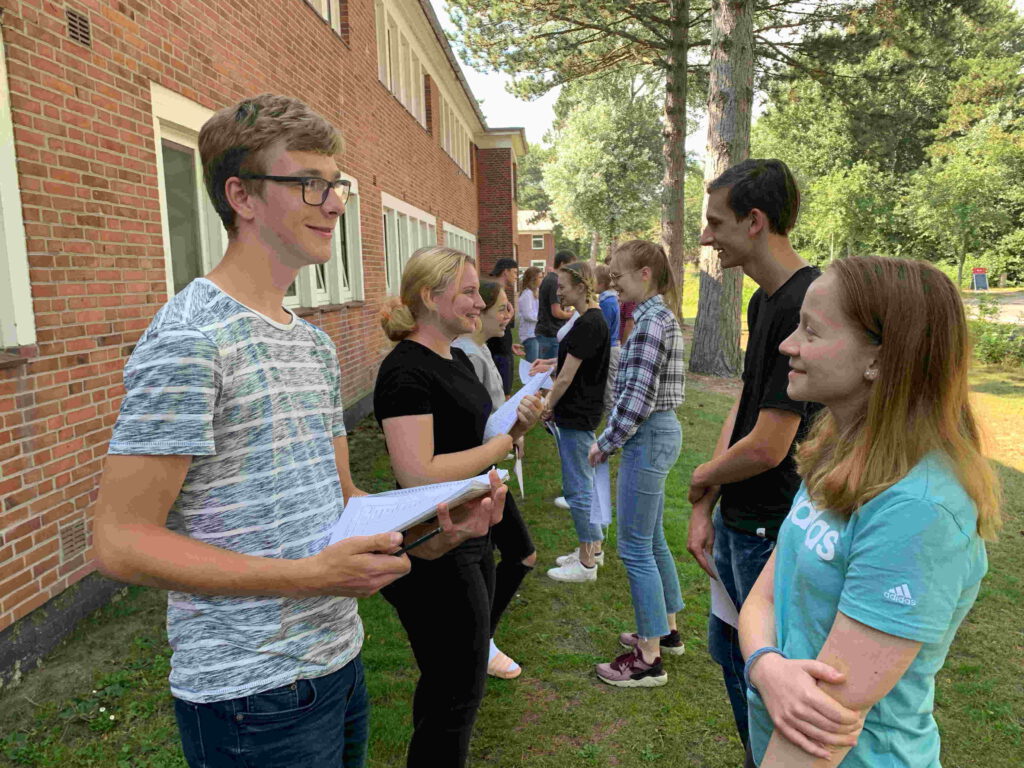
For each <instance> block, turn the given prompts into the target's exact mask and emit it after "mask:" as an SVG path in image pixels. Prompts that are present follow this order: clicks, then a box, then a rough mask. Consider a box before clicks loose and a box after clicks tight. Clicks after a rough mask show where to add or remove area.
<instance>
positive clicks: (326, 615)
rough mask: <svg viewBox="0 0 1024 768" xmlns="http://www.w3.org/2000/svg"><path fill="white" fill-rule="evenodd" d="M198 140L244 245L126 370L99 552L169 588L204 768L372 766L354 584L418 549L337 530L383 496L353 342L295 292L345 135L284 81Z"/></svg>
mask: <svg viewBox="0 0 1024 768" xmlns="http://www.w3.org/2000/svg"><path fill="white" fill-rule="evenodd" d="M199 147H200V153H201V155H202V160H203V168H204V176H205V179H206V183H207V185H208V191H209V193H210V196H211V198H212V200H213V204H214V207H215V208H216V209H217V212H218V214H219V215H220V216H221V219H222V221H223V223H224V226H225V228H226V229H227V231H228V235H229V243H228V247H227V250H226V251H225V253H224V257H223V259H222V260H221V262H220V264H219V265H218V266H217V267H216V268H215V269H214V270H213V271H211V272H210V274H209V275H207V276H206V277H205V278H199V279H196V280H194V281H192V282H191V283H189V284H188V285H187V286H186V287H184V288H183V289H182V290H180V291H179V292H178V294H177V295H175V296H174V297H173V298H172V299H171V300H170V301H169V302H168V303H167V305H165V306H164V307H163V308H162V309H161V310H160V311H159V312H158V313H157V315H156V317H155V318H154V319H153V322H152V323H151V324H150V326H149V328H148V329H147V330H146V332H145V333H144V334H143V335H142V337H141V338H140V340H139V342H138V345H137V346H136V348H135V351H134V352H133V354H132V356H131V358H130V360H129V361H128V364H127V365H126V367H125V391H126V393H125V397H124V401H123V402H122V405H121V412H120V415H119V417H118V420H117V423H116V425H115V427H114V434H113V437H112V439H111V441H110V447H109V456H108V457H107V462H106V465H105V468H104V472H103V478H102V481H101V484H100V491H99V498H98V501H97V504H96V511H95V525H94V540H95V546H96V555H97V560H98V562H99V565H100V568H101V570H102V571H103V572H104V573H106V574H107V575H108V576H111V577H113V578H116V579H118V580H121V581H127V582H133V583H137V584H145V585H149V586H155V587H159V588H161V589H167V590H169V592H168V608H167V632H168V638H169V640H170V643H171V646H172V648H173V650H174V654H173V656H172V660H171V675H170V683H171V692H172V694H173V695H174V697H175V714H176V716H177V719H178V725H179V731H180V734H181V740H182V746H183V749H184V753H185V758H186V760H187V761H188V763H189V765H190V766H193V767H194V766H200V765H201V766H218V767H219V766H228V765H230V766H235V765H239V764H241V763H240V761H242V760H244V761H245V764H246V765H269V764H271V763H273V764H275V765H277V764H280V756H281V755H287V762H288V763H289V764H295V765H303V766H304V768H321V766H323V767H326V766H337V765H345V766H350V767H351V766H361V765H363V763H364V760H365V753H366V741H367V733H368V725H367V718H368V705H367V697H366V686H365V682H364V679H363V672H362V667H361V663H360V660H359V652H360V648H361V646H362V638H363V631H362V625H361V622H360V620H359V615H358V612H357V610H356V603H355V600H353V599H352V598H354V597H362V596H367V595H371V594H373V593H375V592H377V591H378V590H379V589H381V588H382V587H384V586H385V585H387V584H390V583H391V582H393V581H394V580H395V579H397V578H398V577H400V576H402V575H404V574H405V573H407V572H408V571H409V567H410V563H409V559H408V557H406V556H404V555H402V556H398V557H394V556H392V553H395V552H396V551H397V550H398V548H399V546H400V545H401V543H402V540H403V537H402V534H400V533H384V534H379V535H377V536H368V537H355V538H351V539H346V540H343V541H341V542H339V543H337V544H334V545H332V546H327V541H328V537H329V531H330V528H331V527H332V526H333V525H334V524H335V523H336V522H337V520H338V518H339V516H340V515H341V513H342V509H343V507H344V504H345V500H346V499H347V498H349V497H351V496H354V495H362V494H363V491H361V490H359V489H358V488H357V487H356V486H355V484H354V483H353V481H352V477H351V474H350V472H349V466H348V444H347V441H346V437H345V425H344V421H343V411H342V404H341V388H340V370H339V366H338V358H337V353H336V351H335V349H334V345H333V343H332V342H331V340H330V337H329V336H327V334H325V333H324V332H323V331H321V330H320V329H318V328H316V327H314V326H312V325H310V324H309V323H307V322H305V321H303V320H301V319H299V318H298V317H296V316H295V315H294V314H293V313H291V312H290V311H289V310H287V309H284V308H283V307H282V303H283V300H284V295H285V292H286V290H287V288H288V286H289V285H290V284H291V283H292V282H293V281H294V279H295V277H296V275H297V273H298V271H299V270H300V269H301V268H303V267H305V266H309V265H317V264H324V263H326V262H327V261H328V259H329V258H330V256H331V252H332V249H331V240H332V237H333V235H334V230H335V227H336V225H337V223H338V219H339V218H340V216H341V214H342V212H343V211H344V210H345V204H346V201H347V198H348V186H349V182H348V181H347V180H346V179H343V178H342V177H341V174H340V173H339V171H338V166H337V163H336V161H335V159H334V156H335V155H337V154H338V152H339V151H340V148H341V139H340V136H339V135H338V134H337V132H336V131H335V129H334V128H333V127H332V126H331V125H330V124H329V123H328V122H327V121H326V120H324V119H323V118H322V117H320V116H319V115H317V114H316V113H314V112H312V111H311V110H310V109H309V108H308V107H307V106H306V105H305V104H303V103H302V102H300V101H297V100H295V99H291V98H288V97H284V96H275V95H272V94H264V95H263V96H258V97H255V98H252V99H247V100H246V101H243V102H241V103H240V104H237V105H235V106H233V107H230V108H228V109H224V110H221V111H220V112H218V113H216V114H215V115H214V116H213V117H212V118H211V119H210V120H209V121H208V122H207V123H206V125H204V126H203V129H202V131H201V132H200V135H199ZM297 148H301V150H300V149H297ZM495 495H496V496H499V497H500V496H501V494H500V493H498V492H497V491H496V492H495ZM497 500H498V501H500V502H501V503H503V501H504V499H503V497H502V498H500V499H497ZM495 502H496V499H494V498H490V497H488V498H486V499H485V500H484V501H481V502H480V504H478V505H477V508H472V509H470V511H469V513H468V514H467V515H466V517H465V519H463V520H462V522H460V523H459V524H458V525H453V524H452V523H451V522H450V520H446V522H445V528H446V532H445V533H444V534H443V535H442V536H438V537H436V539H442V541H440V542H438V543H437V544H436V545H434V556H437V554H439V553H440V552H442V551H444V549H445V548H450V547H451V546H453V545H454V544H456V543H458V542H459V541H461V540H462V539H463V538H465V537H467V536H470V535H480V533H479V530H480V528H481V523H483V530H486V524H487V523H488V522H489V520H490V507H491V506H492V505H493V504H494V503H495ZM467 506H468V505H467ZM446 517H447V516H446ZM314 704H315V706H314Z"/></svg>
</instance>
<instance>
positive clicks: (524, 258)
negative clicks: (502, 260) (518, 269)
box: [517, 232, 555, 272]
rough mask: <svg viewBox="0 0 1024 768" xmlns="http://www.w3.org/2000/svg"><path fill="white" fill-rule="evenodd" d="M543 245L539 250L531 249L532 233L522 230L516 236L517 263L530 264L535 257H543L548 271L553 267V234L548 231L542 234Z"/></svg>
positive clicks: (526, 265) (525, 265) (524, 265)
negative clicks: (517, 248) (517, 243)
mask: <svg viewBox="0 0 1024 768" xmlns="http://www.w3.org/2000/svg"><path fill="white" fill-rule="evenodd" d="M542 237H543V238H544V247H543V248H541V249H540V250H536V251H535V250H534V249H533V233H532V232H522V233H520V234H519V237H518V238H517V240H518V242H519V265H520V266H522V267H528V266H530V262H531V261H534V260H535V259H544V260H545V261H546V262H547V264H548V265H547V270H548V271H549V272H550V271H551V270H553V269H554V268H555V236H554V235H553V234H551V233H550V232H549V233H547V234H545V235H542Z"/></svg>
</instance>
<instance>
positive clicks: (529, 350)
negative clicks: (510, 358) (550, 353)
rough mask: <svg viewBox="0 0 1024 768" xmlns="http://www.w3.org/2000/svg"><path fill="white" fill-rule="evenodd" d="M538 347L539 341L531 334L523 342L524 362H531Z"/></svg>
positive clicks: (535, 357)
mask: <svg viewBox="0 0 1024 768" xmlns="http://www.w3.org/2000/svg"><path fill="white" fill-rule="evenodd" d="M539 348H540V342H538V341H537V337H536V336H531V337H530V338H528V339H526V341H524V342H523V349H524V350H526V362H528V363H532V362H533V361H534V360H536V359H537V357H538V355H537V350H538V349H539Z"/></svg>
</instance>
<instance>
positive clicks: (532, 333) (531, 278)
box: [518, 267, 542, 363]
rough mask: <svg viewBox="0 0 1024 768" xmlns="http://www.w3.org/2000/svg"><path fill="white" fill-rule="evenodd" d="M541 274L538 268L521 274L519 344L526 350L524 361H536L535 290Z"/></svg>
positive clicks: (536, 305)
mask: <svg viewBox="0 0 1024 768" xmlns="http://www.w3.org/2000/svg"><path fill="white" fill-rule="evenodd" d="M541 276H542V272H541V270H540V268H539V267H530V268H529V269H527V270H526V271H525V272H524V273H523V290H522V292H521V293H520V294H519V302H518V305H519V343H520V344H522V345H523V347H524V348H525V350H526V360H527V361H528V362H531V363H532V362H533V361H534V360H536V359H537V349H538V342H537V311H538V310H539V309H540V303H539V301H538V298H537V290H538V289H539V288H540V279H541Z"/></svg>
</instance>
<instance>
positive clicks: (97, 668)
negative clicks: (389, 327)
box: [0, 371, 1024, 768]
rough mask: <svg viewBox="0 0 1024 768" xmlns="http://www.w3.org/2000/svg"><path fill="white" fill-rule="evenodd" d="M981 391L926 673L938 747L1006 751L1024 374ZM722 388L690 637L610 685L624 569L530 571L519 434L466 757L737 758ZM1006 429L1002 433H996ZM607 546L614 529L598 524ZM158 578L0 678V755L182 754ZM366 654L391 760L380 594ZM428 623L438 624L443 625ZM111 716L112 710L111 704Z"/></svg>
mask: <svg viewBox="0 0 1024 768" xmlns="http://www.w3.org/2000/svg"><path fill="white" fill-rule="evenodd" d="M976 390H977V392H978V394H977V397H978V407H979V410H980V411H981V413H982V415H983V419H984V420H985V421H986V423H987V424H989V425H990V427H991V431H992V432H993V433H994V434H996V435H997V436H998V437H999V438H1000V439H999V440H996V441H994V448H993V455H994V456H995V457H996V458H997V460H998V461H999V462H1000V472H1001V474H1002V477H1003V479H1004V482H1005V483H1006V507H1007V513H1008V521H1007V527H1006V529H1005V531H1004V534H1003V537H1002V539H1001V541H1000V542H999V543H998V544H995V545H993V546H991V547H990V548H989V554H990V560H991V565H990V573H989V576H988V578H987V579H986V581H985V582H984V585H983V588H982V592H981V596H980V598H979V600H978V604H977V606H976V607H975V609H974V610H973V612H972V613H971V614H970V615H969V616H968V619H967V621H966V622H965V623H964V626H963V627H962V629H961V630H960V634H959V636H958V637H957V640H956V643H955V644H954V646H953V649H952V651H951V653H950V657H949V660H948V661H947V664H946V668H945V670H944V671H943V672H942V674H941V676H940V680H939V685H938V695H937V702H936V704H937V717H938V719H939V723H940V728H941V729H942V735H943V765H944V766H946V768H958V767H960V766H963V767H966V766H986V767H994V768H999V767H1005V768H1011V767H1014V766H1020V765H1021V763H1022V761H1021V757H1020V756H1021V754H1022V750H1024V743H1022V742H1024V738H1022V731H1024V722H1022V717H1024V686H1022V684H1021V680H1022V678H1024V636H1022V625H1024V622H1022V620H1021V616H1022V612H1021V608H1020V606H1021V605H1022V604H1024V516H1022V507H1024V501H1022V500H1024V474H1022V473H1024V454H1022V453H1021V447H1020V446H1021V444H1022V442H1024V441H1022V440H1021V437H1020V424H1021V423H1022V421H1021V416H1024V379H1022V378H1021V377H1020V376H1019V375H1015V374H1008V373H1004V372H998V371H986V372H982V373H981V374H979V375H978V376H977V377H976ZM730 402H731V398H730V396H729V395H728V394H723V393H721V392H716V391H710V390H708V389H701V388H698V387H697V386H694V385H693V382H691V385H690V387H689V388H688V393H687V402H686V403H685V405H684V406H683V407H681V408H680V410H679V414H680V419H681V422H682V425H683V453H682V455H681V456H680V459H679V463H678V466H677V467H676V469H675V470H674V471H673V472H672V473H671V475H670V479H669V492H668V499H667V505H666V522H667V530H668V537H669V543H670V545H671V547H672V549H673V551H674V552H676V553H677V556H678V559H679V572H680V577H681V581H682V585H683V593H684V596H685V597H686V600H687V608H686V610H685V612H684V613H683V614H681V616H680V619H681V621H680V631H681V632H682V634H683V636H684V640H685V642H686V646H687V651H686V654H685V655H684V656H680V657H670V658H669V659H668V660H667V662H666V668H667V670H668V672H669V675H670V680H669V683H668V685H666V686H665V687H662V688H657V689H640V690H621V689H615V688H611V687H609V686H606V685H603V684H602V683H600V682H598V681H597V680H596V679H595V677H594V673H593V665H594V664H595V663H596V662H600V661H607V660H609V659H611V658H612V657H613V656H615V655H616V654H617V653H618V650H619V649H618V645H617V643H616V635H617V634H618V633H619V632H620V631H624V630H631V629H633V628H634V627H633V623H632V622H633V614H632V609H631V607H630V603H629V594H628V586H627V582H626V574H625V571H624V569H623V566H622V564H621V562H620V561H619V560H618V559H617V558H615V557H614V556H611V557H609V558H608V560H607V563H608V564H607V565H606V566H605V567H604V568H602V570H601V572H600V577H599V579H598V581H597V582H596V583H593V584H558V583H555V582H553V581H550V580H549V579H547V578H546V576H545V575H544V570H545V569H546V568H547V567H550V566H551V565H553V562H552V561H553V560H554V557H555V556H556V555H559V554H562V553H564V552H568V551H569V550H570V549H572V547H573V546H574V541H573V539H574V537H573V535H572V530H571V528H572V526H571V524H570V522H569V518H568V514H567V513H565V512H563V511H560V510H558V509H556V508H555V507H554V506H552V505H551V503H550V500H551V499H552V498H553V497H554V496H556V495H557V494H558V490H559V489H558V486H559V473H558V460H557V455H556V452H555V450H554V446H553V443H552V441H551V439H550V438H549V437H548V436H547V435H546V434H544V433H542V432H541V431H540V430H535V431H534V432H533V433H532V434H531V435H530V437H529V438H528V445H527V456H526V464H525V467H526V477H527V481H526V483H527V490H528V493H529V496H528V498H527V499H526V501H525V503H522V504H521V508H522V509H523V511H524V515H525V517H526V519H527V521H528V522H529V524H530V526H531V530H532V532H533V535H534V539H535V541H536V544H537V548H538V551H539V554H540V563H539V567H538V568H537V569H536V570H535V571H534V573H532V574H531V575H530V576H529V577H528V578H527V580H526V581H525V582H524V584H523V588H522V590H521V592H520V594H519V596H518V597H517V598H516V599H515V600H514V601H513V604H512V606H511V607H510V609H509V612H508V613H507V614H506V618H505V620H504V622H503V625H502V626H501V627H500V628H499V634H498V642H499V645H501V647H502V648H503V649H505V650H506V651H508V652H509V653H510V654H511V655H512V656H513V657H514V658H515V659H516V660H517V661H519V662H520V663H521V664H522V665H523V667H524V672H523V675H522V676H521V677H520V678H519V679H518V680H514V681H502V680H491V681H489V683H488V691H487V696H486V698H485V700H484V704H483V707H482V710H481V712H480V718H479V720H478V724H477V729H476V734H475V737H474V741H473V747H472V749H473V763H474V764H476V765H480V764H487V765H494V766H502V767H505V766H536V767H538V768H539V767H541V766H552V767H554V766H558V767H559V768H569V767H571V766H627V767H628V766H637V767H639V766H647V765H659V766H662V765H664V766H707V767H708V768H711V767H721V768H725V767H727V766H728V767H729V768H735V766H737V765H739V764H740V763H741V761H742V758H741V750H740V745H739V741H738V740H737V738H736V737H735V735H734V729H733V724H732V716H731V713H730V710H729V705H728V702H727V699H726V695H725V692H724V690H723V688H722V684H721V678H720V673H719V670H718V667H717V666H716V665H715V664H714V663H713V662H712V661H711V660H710V659H709V658H708V655H707V652H706V641H705V636H704V626H705V617H706V615H707V610H708V588H707V580H706V577H704V576H703V574H702V572H701V571H700V570H699V569H698V568H697V566H696V565H695V564H693V563H692V561H691V559H690V558H689V556H688V555H686V553H685V548H684V541H685V534H686V519H687V516H688V514H689V505H688V504H687V503H686V501H685V492H686V487H687V479H688V477H689V473H690V471H691V470H692V468H693V467H694V466H695V465H696V464H697V463H699V462H700V461H703V460H704V459H705V458H706V457H707V456H709V455H710V452H711V449H712V446H713V444H714V442H715V438H716V437H717V434H718V429H719V425H720V423H721V420H722V418H723V417H724V414H725V412H726V410H727V409H728V406H729V404H730ZM1004 438H1005V439H1004ZM351 440H352V456H353V465H354V467H353V468H354V474H355V476H356V479H357V481H358V482H359V483H360V484H361V485H362V486H363V487H364V488H366V489H367V490H371V491H379V490H385V489H387V488H389V487H390V485H391V476H390V470H389V467H388V461H387V457H386V455H385V453H384V449H383V440H382V438H381V435H380V433H379V431H378V430H377V429H376V426H375V425H373V424H372V422H370V421H367V422H364V424H363V425H362V426H361V427H360V428H358V429H357V430H355V431H354V433H353V434H352V437H351ZM609 551H610V552H611V553H614V551H615V542H614V536H613V538H612V540H611V542H610V549H609ZM163 609H164V605H163V595H162V593H160V592H158V591H156V590H148V589H141V588H131V589H128V590H125V592H124V594H123V596H122V597H121V598H120V599H119V600H118V601H116V602H114V603H112V604H111V605H109V606H107V607H106V608H104V609H103V610H101V611H99V612H98V613H97V614H96V615H94V616H93V617H92V618H90V619H88V620H87V621H85V622H83V624H82V625H81V626H80V627H79V629H78V630H77V631H76V632H75V633H74V634H73V635H72V636H71V637H70V638H69V639H68V641H67V642H66V643H64V644H63V645H62V646H61V647H60V648H59V649H58V650H57V651H56V652H55V653H53V654H52V655H51V656H50V657H48V658H47V659H46V661H45V662H44V663H43V664H42V665H41V667H40V668H39V669H37V670H33V671H31V672H29V673H27V674H25V676H24V680H23V681H22V683H21V685H20V686H18V687H16V688H9V689H7V690H4V691H0V765H4V766H7V765H10V766H61V768H85V767H87V766H102V767H103V768H109V767H111V766H117V767H118V768H120V766H130V767H131V768H145V767H150V768H164V767H168V766H179V767H180V766H184V765H185V763H184V760H183V759H182V758H181V756H180V750H179V747H178V744H177V731H176V728H175V726H174V721H173V715H172V712H171V706H170V698H169V694H168V691H167V681H166V677H167V673H168V659H169V650H168V648H167V644H166V638H165V635H164V625H163ZM360 610H361V613H362V615H363V620H364V623H365V625H366V632H367V639H366V645H365V648H364V654H365V656H364V658H365V662H366V666H367V669H368V682H369V687H370V691H371V696H372V699H373V704H374V712H373V721H372V722H373V730H372V736H371V739H372V743H371V761H370V764H371V765H372V766H375V767H376V766H380V767H381V768H383V767H384V766H400V765H403V764H404V761H403V754H404V748H405V743H406V740H407V738H408V735H409V732H410V722H409V721H410V700H411V696H412V689H413V685H414V682H415V678H416V669H415V664H414V663H413V659H412V655H411V653H410V652H409V649H408V645H407V643H406V641H405V638H404V634H403V632H402V630H401V627H400V625H399V623H398V621H397V620H396V619H395V617H394V613H393V611H392V610H391V608H390V606H388V605H387V604H386V603H385V602H384V601H383V600H382V599H380V598H379V597H375V598H372V599H369V600H364V601H362V602H361V608H360ZM438 631H444V628H443V627H439V628H438ZM111 717H113V718H114V719H113V720H111V719H110V718H111Z"/></svg>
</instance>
